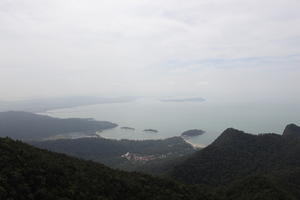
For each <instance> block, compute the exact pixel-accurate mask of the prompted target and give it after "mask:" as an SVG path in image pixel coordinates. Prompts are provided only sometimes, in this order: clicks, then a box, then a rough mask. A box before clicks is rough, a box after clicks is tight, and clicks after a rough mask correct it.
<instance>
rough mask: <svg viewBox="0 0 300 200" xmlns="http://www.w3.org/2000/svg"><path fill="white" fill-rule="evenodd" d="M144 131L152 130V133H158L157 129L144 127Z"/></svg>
mask: <svg viewBox="0 0 300 200" xmlns="http://www.w3.org/2000/svg"><path fill="white" fill-rule="evenodd" d="M144 131H145V132H152V133H158V130H155V129H145V130H144Z"/></svg>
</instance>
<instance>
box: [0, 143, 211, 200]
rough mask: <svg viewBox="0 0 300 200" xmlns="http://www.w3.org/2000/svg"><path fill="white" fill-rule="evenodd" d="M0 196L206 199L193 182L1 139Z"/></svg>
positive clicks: (9, 199) (20, 199)
mask: <svg viewBox="0 0 300 200" xmlns="http://www.w3.org/2000/svg"><path fill="white" fill-rule="evenodd" d="M0 199H1V200H2V199H5V200H27V199H32V200H35V199H36V200H41V199H43V200H54V199H55V200H57V199H59V200H71V199H72V200H77V199H78V200H82V199H87V200H100V199H111V200H113V199H116V200H119V199H132V200H135V199H136V200H140V199H151V200H152V199H168V200H169V199H172V200H176V199H178V200H181V199H189V200H190V199H210V198H209V197H208V196H206V195H204V193H203V191H202V190H200V189H199V188H197V187H188V186H184V185H182V184H180V183H177V182H174V181H171V180H166V179H162V178H153V177H151V176H148V175H142V174H139V173H128V172H122V171H118V170H113V169H110V168H108V167H105V166H103V165H101V164H97V163H94V162H92V161H83V160H79V159H76V158H72V157H68V156H66V155H63V154H58V153H52V152H48V151H46V150H40V149H37V148H35V147H32V146H30V145H27V144H24V143H22V142H18V141H17V142H16V141H13V140H11V139H9V138H4V139H0Z"/></svg>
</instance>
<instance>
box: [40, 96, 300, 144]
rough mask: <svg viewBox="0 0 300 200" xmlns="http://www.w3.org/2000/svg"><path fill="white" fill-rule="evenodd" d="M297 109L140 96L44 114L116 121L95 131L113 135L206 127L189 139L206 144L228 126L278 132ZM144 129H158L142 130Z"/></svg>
mask: <svg viewBox="0 0 300 200" xmlns="http://www.w3.org/2000/svg"><path fill="white" fill-rule="evenodd" d="M299 113H300V106H299V104H297V105H296V104H280V103H270V102H269V103H259V104H255V103H222V102H210V101H204V102H162V101H159V100H157V99H154V98H141V99H138V100H136V101H132V102H127V103H112V104H99V105H90V106H81V107H76V108H68V109H59V110H52V111H48V112H47V113H45V114H47V115H51V116H54V117H62V118H69V117H81V118H94V119H96V120H103V121H111V122H114V123H117V124H118V125H119V126H118V127H117V128H114V129H111V130H106V131H103V132H102V133H99V134H100V135H101V136H102V137H105V138H113V139H137V140H143V139H161V138H168V137H172V136H179V135H181V133H182V132H183V131H186V130H189V129H202V130H204V131H206V133H205V134H204V135H202V136H198V137H194V138H191V139H189V141H190V142H192V143H194V144H200V145H208V144H210V143H211V142H212V141H213V140H214V139H216V138H217V137H218V136H219V135H220V134H221V133H222V132H223V131H224V130H225V129H226V128H229V127H233V128H237V129H240V130H243V131H245V132H248V133H253V134H257V133H278V134H281V133H282V132H283V129H284V127H285V126H286V125H287V124H289V123H297V124H300V118H299ZM122 126H128V127H132V128H135V131H130V130H123V129H120V127H122ZM144 129H156V130H158V131H159V132H158V133H151V132H144V131H143V130H144Z"/></svg>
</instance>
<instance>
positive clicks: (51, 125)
mask: <svg viewBox="0 0 300 200" xmlns="http://www.w3.org/2000/svg"><path fill="white" fill-rule="evenodd" d="M116 126H117V125H116V124H114V123H111V122H106V121H95V120H93V119H79V118H70V119H59V118H53V117H49V116H45V115H37V114H33V113H28V112H20V111H9V112H0V136H2V137H3V136H8V137H11V138H14V139H24V140H32V139H35V140H36V139H44V138H48V137H51V136H55V135H59V134H67V133H74V132H83V133H95V132H96V131H101V130H104V129H109V128H114V127H116Z"/></svg>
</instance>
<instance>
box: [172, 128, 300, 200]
mask: <svg viewBox="0 0 300 200" xmlns="http://www.w3.org/2000/svg"><path fill="white" fill-rule="evenodd" d="M288 133H290V134H288ZM299 168H300V131H299V127H297V126H296V125H289V126H287V128H286V130H285V134H284V135H283V136H281V135H277V134H260V135H251V134H247V133H244V132H242V131H238V130H235V129H227V130H226V131H224V132H223V133H222V134H221V136H220V137H219V138H217V139H216V140H215V141H214V142H213V143H212V144H211V145H209V146H208V147H206V148H204V149H203V150H201V151H199V152H197V153H195V154H194V155H193V156H191V157H190V158H189V159H187V160H186V161H184V162H183V163H181V164H179V165H177V166H176V167H175V168H174V169H173V170H172V172H171V173H170V174H171V176H172V177H175V178H176V179H177V180H180V181H183V182H185V183H193V184H204V185H208V186H211V187H213V188H218V189H220V188H222V190H223V193H222V194H219V195H218V196H219V197H222V198H224V199H300V187H299V185H300V182H299V180H300V170H299ZM264 194H265V197H264ZM243 195H245V196H243ZM246 196H247V198H246ZM271 197H272V198H271Z"/></svg>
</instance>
